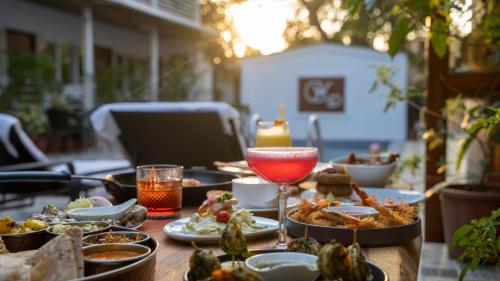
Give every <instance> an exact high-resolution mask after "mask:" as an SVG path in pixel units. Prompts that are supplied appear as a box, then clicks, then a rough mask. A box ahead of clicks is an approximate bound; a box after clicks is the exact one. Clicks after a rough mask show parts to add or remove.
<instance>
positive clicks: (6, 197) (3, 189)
mask: <svg viewBox="0 0 500 281" xmlns="http://www.w3.org/2000/svg"><path fill="white" fill-rule="evenodd" d="M55 168H58V169H63V170H67V171H68V172H69V173H72V174H73V173H74V172H75V170H74V166H73V164H72V162H70V161H49V160H48V158H47V157H46V156H45V154H44V153H43V152H42V151H40V150H39V149H38V148H37V147H36V146H35V144H34V143H33V142H32V141H31V139H30V138H29V137H28V135H27V134H26V133H25V132H24V131H23V129H22V127H21V123H20V122H19V120H18V119H17V118H15V117H13V116H10V115H7V114H2V113H0V172H6V171H50V170H53V169H55ZM92 187H95V185H92V186H90V185H85V186H82V187H80V185H75V186H74V187H72V186H68V185H65V184H61V183H54V184H48V183H32V184H31V183H30V184H26V183H2V184H0V195H1V198H0V209H7V208H12V207H24V206H30V205H32V204H33V202H34V197H35V196H36V195H41V194H54V195H61V194H64V195H68V194H69V196H70V198H71V199H72V200H73V199H75V198H78V196H79V194H80V191H82V190H87V189H89V188H92ZM26 201H27V202H26ZM11 202H19V203H20V204H17V205H12V204H11ZM7 205H9V206H8V207H6V206H7Z"/></svg>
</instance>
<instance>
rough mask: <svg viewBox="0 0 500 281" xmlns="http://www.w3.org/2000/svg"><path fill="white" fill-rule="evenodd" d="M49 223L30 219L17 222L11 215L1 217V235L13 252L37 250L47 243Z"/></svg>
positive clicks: (8, 248)
mask: <svg viewBox="0 0 500 281" xmlns="http://www.w3.org/2000/svg"><path fill="white" fill-rule="evenodd" d="M47 227H48V225H47V224H46V223H45V222H43V221H40V220H32V219H29V220H27V221H25V222H15V221H13V220H12V219H11V218H10V217H3V218H2V219H0V237H1V238H2V240H3V242H4V244H5V247H6V248H7V250H8V251H9V252H11V253H15V252H20V251H28V250H35V249H38V248H40V247H41V246H42V245H43V244H45V229H46V228H47Z"/></svg>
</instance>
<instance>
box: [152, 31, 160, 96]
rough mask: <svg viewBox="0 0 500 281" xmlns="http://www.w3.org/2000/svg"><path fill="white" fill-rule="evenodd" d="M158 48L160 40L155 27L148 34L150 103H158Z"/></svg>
mask: <svg viewBox="0 0 500 281" xmlns="http://www.w3.org/2000/svg"><path fill="white" fill-rule="evenodd" d="M159 48H160V39H159V35H158V29H157V28H156V27H153V28H151V33H150V52H149V85H150V91H151V96H150V100H151V101H158V100H159V94H158V88H159V86H158V85H159V81H158V80H159V73H158V72H159V70H160V58H159Z"/></svg>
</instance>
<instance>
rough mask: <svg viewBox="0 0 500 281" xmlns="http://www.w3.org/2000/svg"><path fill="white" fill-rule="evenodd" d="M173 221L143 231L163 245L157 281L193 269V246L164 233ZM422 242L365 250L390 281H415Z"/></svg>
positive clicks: (152, 223)
mask: <svg viewBox="0 0 500 281" xmlns="http://www.w3.org/2000/svg"><path fill="white" fill-rule="evenodd" d="M194 210H195V209H194V208H184V209H183V211H182V212H181V217H189V216H190V215H191V214H192V213H193V212H194ZM170 221H172V220H148V221H147V222H146V223H145V224H144V226H143V227H142V229H141V230H143V231H145V232H147V233H149V234H150V235H152V236H153V237H154V238H156V239H157V240H158V242H159V243H160V248H159V251H158V255H157V259H156V278H155V280H156V281H177V280H179V281H180V280H182V278H183V274H184V272H185V271H186V270H187V269H188V267H189V265H188V264H189V257H190V256H191V254H192V253H193V248H192V247H191V245H190V244H189V243H186V242H181V241H177V240H174V239H170V238H168V237H167V235H166V234H165V233H163V230H162V229H163V227H164V226H165V224H167V223H168V222H170ZM276 239H277V236H266V237H265V238H261V239H258V240H250V241H248V246H249V249H250V250H258V249H263V248H270V247H272V246H274V244H275V243H276ZM199 246H201V247H202V248H206V249H211V250H212V251H213V252H214V254H221V253H222V251H221V250H220V249H219V247H218V245H216V244H214V245H199ZM421 247H422V238H421V237H418V238H416V239H415V240H413V241H412V242H411V243H408V244H406V245H402V246H393V247H381V248H367V249H363V250H364V253H365V256H366V258H367V259H368V260H370V261H372V262H373V263H375V264H377V265H378V266H380V267H381V268H382V269H383V270H385V271H386V272H387V274H388V275H389V279H390V281H412V280H413V281H415V280H417V274H418V263H419V259H420V250H421Z"/></svg>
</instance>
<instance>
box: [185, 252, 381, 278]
mask: <svg viewBox="0 0 500 281" xmlns="http://www.w3.org/2000/svg"><path fill="white" fill-rule="evenodd" d="M277 252H283V251H282V250H257V251H252V252H251V253H252V255H257V254H265V253H277ZM217 258H218V259H219V260H220V262H221V263H222V262H229V261H231V260H232V257H231V256H230V255H220V256H217ZM236 260H237V261H244V258H242V257H236ZM368 267H369V268H370V270H371V273H372V275H373V281H389V277H388V276H387V273H386V272H385V271H384V270H383V269H381V268H380V267H378V266H377V265H376V264H374V263H371V262H368ZM323 280H324V279H322V278H321V277H320V278H318V279H316V281H323ZM184 281H196V280H195V279H194V278H193V277H192V276H191V272H190V270H189V269H188V270H187V271H186V272H185V274H184Z"/></svg>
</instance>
